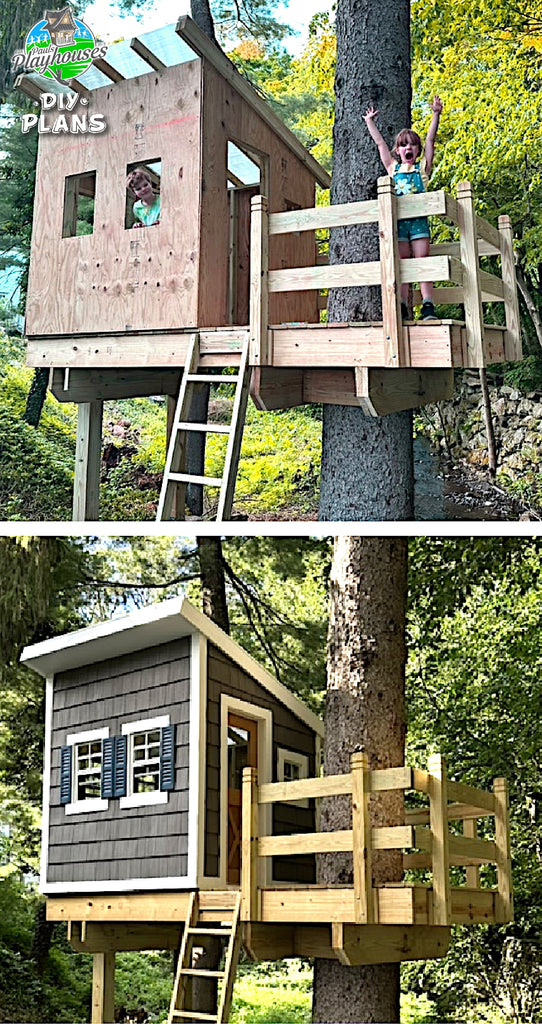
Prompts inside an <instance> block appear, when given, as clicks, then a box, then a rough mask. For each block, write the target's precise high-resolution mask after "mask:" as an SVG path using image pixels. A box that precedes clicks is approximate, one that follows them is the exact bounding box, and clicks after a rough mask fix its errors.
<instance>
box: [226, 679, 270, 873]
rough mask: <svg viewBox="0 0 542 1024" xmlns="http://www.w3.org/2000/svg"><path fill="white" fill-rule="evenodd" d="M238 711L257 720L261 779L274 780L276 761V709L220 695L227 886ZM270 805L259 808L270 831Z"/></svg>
mask: <svg viewBox="0 0 542 1024" xmlns="http://www.w3.org/2000/svg"><path fill="white" fill-rule="evenodd" d="M229 714H238V715H240V716H241V717H242V718H249V719H252V720H253V721H255V722H257V723H258V782H259V783H260V784H263V783H266V782H271V781H272V777H273V776H272V765H273V712H272V711H270V710H268V709H267V708H261V707H258V705H257V704H249V703H248V702H247V701H243V700H239V699H238V698H237V697H232V696H230V694H228V693H222V694H221V695H220V885H221V886H223V887H224V888H225V889H226V888H228V882H227V877H228V715H229ZM271 812H272V807H271V805H269V806H265V807H263V808H262V809H261V811H260V829H263V830H264V832H265V834H266V835H267V834H269V832H270V825H271ZM270 872H271V863H270V860H269V859H267V860H266V862H265V868H264V869H263V870H262V877H261V878H260V879H258V881H259V884H260V885H265V884H267V881H268V879H269V878H270V877H271V875H270Z"/></svg>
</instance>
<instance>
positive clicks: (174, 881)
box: [40, 875, 197, 896]
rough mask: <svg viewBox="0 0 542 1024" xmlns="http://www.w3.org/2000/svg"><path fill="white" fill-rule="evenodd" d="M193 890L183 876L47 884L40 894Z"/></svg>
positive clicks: (194, 885) (193, 881)
mask: <svg viewBox="0 0 542 1024" xmlns="http://www.w3.org/2000/svg"><path fill="white" fill-rule="evenodd" d="M195 888H197V883H196V879H195V878H190V877H189V876H188V875H186V876H184V875H183V876H179V877H177V878H123V879H120V880H119V879H117V880H116V881H110V882H94V881H93V882H48V883H47V884H46V885H43V886H42V887H41V888H40V892H42V893H43V895H44V896H63V895H65V896H76V895H78V894H82V893H87V892H88V893H91V892H97V893H105V892H111V893H113V892H142V891H144V890H147V889H153V890H155V891H156V892H160V891H161V890H164V891H169V890H170V889H195Z"/></svg>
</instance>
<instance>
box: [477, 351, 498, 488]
mask: <svg viewBox="0 0 542 1024" xmlns="http://www.w3.org/2000/svg"><path fill="white" fill-rule="evenodd" d="M480 387H481V389H482V405H483V409H484V423H485V426H486V437H487V468H488V472H489V475H490V477H491V479H492V480H494V479H495V476H496V473H497V444H496V441H495V428H494V426H493V417H492V415H491V399H490V397H489V387H488V383H487V370H486V368H485V366H482V367H480Z"/></svg>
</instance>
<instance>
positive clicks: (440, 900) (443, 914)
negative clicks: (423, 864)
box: [427, 754, 451, 925]
mask: <svg viewBox="0 0 542 1024" xmlns="http://www.w3.org/2000/svg"><path fill="white" fill-rule="evenodd" d="M427 767H428V770H429V824H430V828H431V860H432V870H433V920H432V921H430V922H429V923H430V924H439V925H449V924H450V919H451V899H450V871H449V864H450V860H449V854H448V779H447V774H446V761H445V760H444V758H443V757H442V756H441V755H440V754H432V755H431V757H430V758H429V761H428V765H427Z"/></svg>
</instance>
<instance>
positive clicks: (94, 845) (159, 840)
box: [47, 638, 190, 889]
mask: <svg viewBox="0 0 542 1024" xmlns="http://www.w3.org/2000/svg"><path fill="white" fill-rule="evenodd" d="M165 714H168V715H169V716H170V721H171V724H172V725H175V726H176V751H175V789H174V790H173V791H172V792H170V793H169V799H168V802H167V804H157V805H155V806H152V805H151V806H148V807H145V806H144V807H137V808H130V809H125V810H121V808H120V805H119V801H118V800H117V799H112V800H110V801H109V806H108V809H107V810H105V811H97V812H93V813H87V814H77V815H66V813H65V810H64V807H61V806H60V789H59V787H60V748H61V747H62V746H63V745H64V744H65V743H66V737H67V736H68V734H70V733H78V732H84V731H86V730H91V729H99V728H103V727H108V728H109V735H110V736H114V735H118V734H120V732H121V729H122V726H123V725H124V724H127V723H129V722H133V721H138V720H139V719H145V718H155V717H157V716H159V715H165ZM189 717H190V639H189V638H183V639H182V640H179V641H175V642H173V643H167V644H162V645H160V646H158V647H152V648H148V649H146V650H144V651H137V652H135V653H134V654H129V655H125V656H123V657H120V658H115V659H111V660H108V661H103V662H99V663H97V664H93V665H89V666H85V667H84V668H82V669H77V670H73V671H70V672H64V673H61V674H59V675H57V676H56V677H55V681H54V691H53V722H52V737H51V748H52V749H51V765H52V768H51V793H50V822H49V863H48V871H47V882H49V883H55V882H56V883H63V884H66V887H67V889H69V884H70V883H72V882H73V883H78V885H79V886H80V885H81V884H82V883H84V882H99V881H103V882H104V883H106V882H108V881H113V882H115V881H125V880H128V879H134V881H135V882H136V883H137V879H141V880H143V879H148V878H158V879H161V878H163V879H166V878H171V877H182V876H184V875H186V873H187V864H188V857H187V854H188V784H189V779H188V765H189ZM134 888H137V884H135V885H134Z"/></svg>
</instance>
